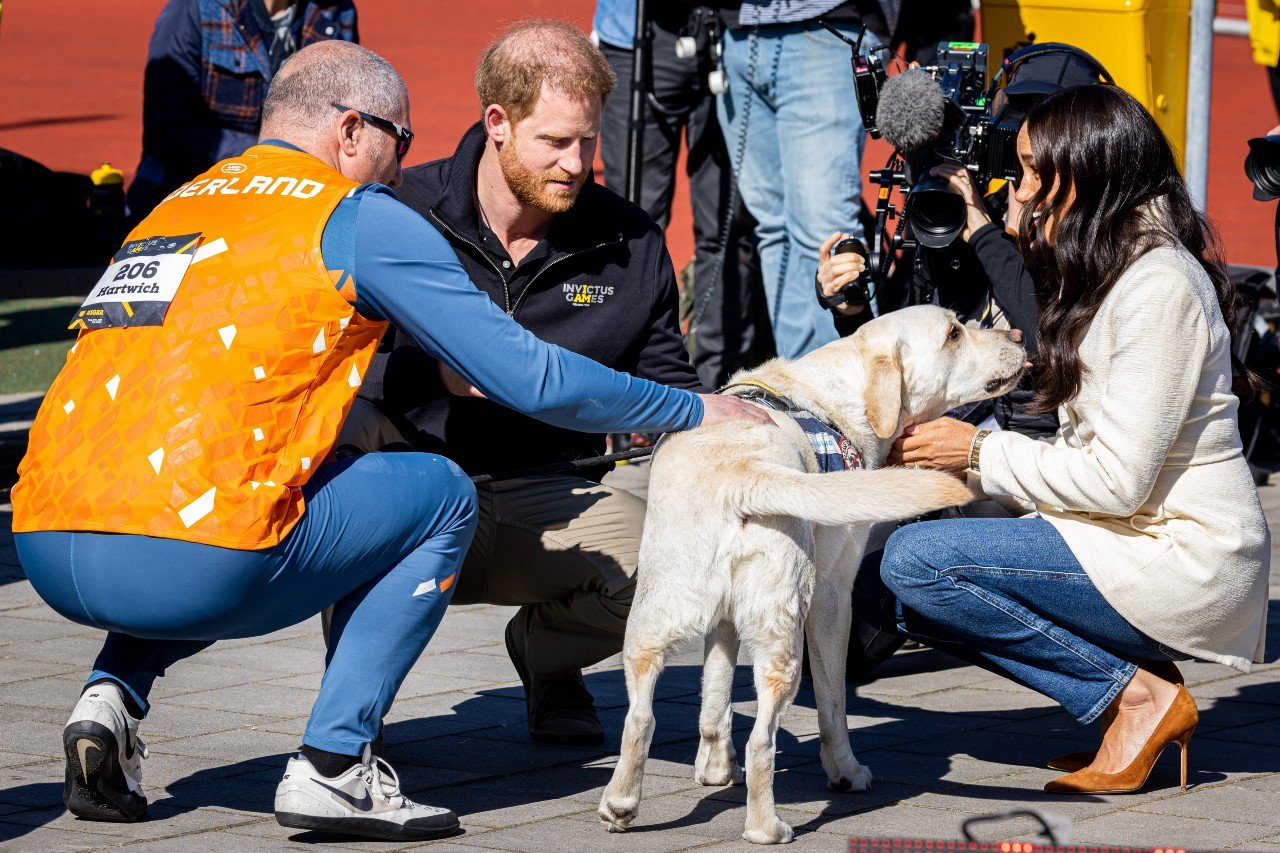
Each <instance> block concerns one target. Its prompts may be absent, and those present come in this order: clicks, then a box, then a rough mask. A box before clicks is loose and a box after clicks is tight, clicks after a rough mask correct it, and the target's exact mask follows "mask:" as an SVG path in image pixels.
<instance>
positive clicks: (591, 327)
mask: <svg viewBox="0 0 1280 853" xmlns="http://www.w3.org/2000/svg"><path fill="white" fill-rule="evenodd" d="M615 83H616V81H615V78H614V75H613V72H612V71H610V69H609V66H608V64H607V63H606V62H605V60H604V57H603V56H602V55H601V54H600V51H599V50H598V49H597V48H595V47H594V46H592V45H591V43H590V42H589V41H588V40H587V38H586V37H585V36H584V35H583V34H582V33H581V32H579V31H578V30H576V29H574V28H573V27H571V26H569V25H567V24H563V23H559V22H555V21H534V22H527V23H523V24H518V25H516V26H514V27H512V28H511V29H510V30H508V31H507V33H506V34H504V35H503V36H502V37H501V38H500V39H499V40H498V41H496V42H494V43H493V44H492V45H491V46H490V47H489V48H488V49H487V50H486V51H485V53H484V54H483V56H482V58H481V62H480V68H479V70H478V72H477V74H476V88H477V91H478V94H479V95H480V102H481V108H482V109H483V111H484V112H483V118H482V120H481V121H480V122H479V123H478V124H476V125H475V126H474V127H472V128H471V129H470V130H468V131H467V133H466V135H465V136H463V138H462V141H461V142H460V143H459V145H458V148H457V151H456V152H455V153H454V154H453V156H452V157H449V158H446V159H444V160H437V161H435V162H432V163H427V164H424V165H422V166H418V167H415V168H413V169H408V170H406V171H405V173H404V183H403V185H402V186H401V187H400V188H399V189H398V191H397V193H398V195H399V197H400V199H401V200H402V201H403V202H404V203H405V204H407V205H408V206H409V207H411V208H413V209H414V210H416V211H417V212H418V213H420V214H421V215H422V216H424V217H425V218H426V219H427V220H428V221H429V222H431V223H432V224H433V225H434V226H435V227H436V228H437V229H439V231H440V232H441V233H442V234H444V235H445V237H446V238H447V239H448V240H449V241H450V243H451V244H452V245H453V248H454V251H455V252H456V253H457V256H458V258H459V260H460V261H461V262H462V265H463V267H464V268H465V269H466V271H467V273H468V275H469V276H470V277H471V280H472V281H473V282H474V283H475V285H476V287H478V288H479V289H480V290H482V291H484V292H485V293H487V294H489V296H490V297H491V298H492V299H493V301H494V302H495V303H497V304H498V305H500V306H502V307H503V308H504V309H505V310H506V311H507V313H508V314H510V315H511V316H512V317H513V318H514V319H515V320H516V321H517V322H518V323H520V324H521V325H523V326H525V327H526V328H528V329H530V330H531V331H533V332H534V333H536V334H537V335H538V337H540V338H542V339H543V340H545V341H548V342H550V343H555V344H559V345H560V346H563V347H566V348H568V349H571V350H573V351H575V352H577V353H580V354H582V355H585V356H588V357H590V358H593V359H595V360H597V361H599V362H600V363H602V364H605V365H607V366H609V367H612V368H614V369H616V370H620V371H624V372H628V373H632V374H634V375H636V376H642V377H644V378H646V379H651V380H654V381H656V382H661V383H664V384H667V385H674V386H678V387H682V388H689V389H698V388H700V385H699V382H698V378H697V374H696V373H695V372H694V370H693V368H692V367H691V366H690V365H689V362H688V358H687V356H686V354H685V350H684V346H683V343H682V341H681V338H680V332H679V327H678V325H677V322H678V321H677V294H676V286H675V275H674V271H673V269H672V266H671V260H670V258H669V257H668V254H667V250H666V245H665V243H664V242H663V236H662V232H661V230H660V229H659V228H658V227H657V226H656V225H655V224H654V222H653V220H652V219H650V218H649V216H648V215H647V214H646V213H645V212H644V211H643V210H641V209H640V208H639V207H637V206H635V205H633V204H631V203H629V202H627V201H625V200H623V199H622V198H620V197H619V196H617V195H615V194H613V193H612V192H610V191H608V190H606V189H605V188H604V187H601V186H598V185H597V184H596V183H595V182H594V181H592V180H591V164H592V161H593V159H594V156H595V146H596V138H597V135H598V133H599V127H600V110H601V107H602V105H603V103H604V100H605V98H606V97H607V96H608V94H609V92H610V91H611V90H612V89H613V88H614V86H615ZM356 275H359V271H358V270H357V271H356ZM383 350H384V351H383V352H382V353H380V355H379V356H378V357H377V359H376V360H375V362H374V365H373V367H372V368H371V369H370V371H369V374H368V377H367V378H366V381H365V383H364V386H363V388H362V390H361V392H360V395H361V398H362V399H361V400H357V403H356V408H354V409H353V410H352V414H351V416H350V418H349V419H348V421H347V425H346V427H344V432H343V437H342V438H341V439H340V442H339V443H340V444H341V443H347V444H352V445H354V446H356V447H359V448H361V449H365V450H371V449H376V448H378V447H382V446H386V445H388V444H393V443H396V442H407V443H408V444H409V445H411V446H412V447H413V448H414V449H415V450H422V451H430V452H433V453H440V454H443V455H445V456H448V457H450V458H451V459H453V460H454V461H456V462H457V463H458V464H459V465H461V466H462V467H463V469H465V470H466V471H467V472H468V473H469V474H473V475H474V474H481V473H493V472H503V471H511V470H518V469H526V468H531V467H535V466H541V465H548V464H552V463H559V462H566V461H571V460H575V459H582V458H589V457H593V456H597V455H599V454H600V453H602V452H603V450H604V436H602V435H591V434H587V433H579V432H573V431H570V430H564V429H559V428H556V427H552V426H547V425H545V424H542V423H540V422H538V421H535V420H533V419H532V418H529V417H526V416H524V415H521V414H518V413H516V412H513V411H510V410H508V409H505V408H502V407H500V406H498V405H496V404H494V403H491V402H489V401H488V400H486V399H484V398H483V397H482V396H481V395H480V393H479V392H478V391H476V389H474V388H473V387H471V386H470V385H469V383H468V382H467V381H466V380H465V379H463V378H462V377H460V376H458V375H457V374H456V373H454V372H453V371H451V370H450V369H449V368H448V367H446V366H445V365H443V364H441V363H439V362H437V361H434V360H433V359H431V358H430V357H429V356H427V354H426V353H425V352H423V351H422V350H421V349H419V348H418V347H417V346H415V345H413V344H412V343H410V342H409V341H408V340H407V339H405V338H404V337H403V336H399V335H394V334H388V336H387V338H386V341H385V342H384V346H383ZM546 381H547V382H556V381H557V377H555V376H548V377H547V378H546ZM606 471H607V466H600V467H596V468H594V469H589V470H583V471H579V472H577V473H576V474H575V475H572V476H570V475H565V476H538V477H523V478H520V479H515V480H503V481H498V482H494V483H491V484H487V485H481V486H480V487H479V502H480V522H479V527H478V529H477V531H476V535H475V539H474V541H473V543H472V546H471V550H470V551H469V552H468V554H467V558H466V562H465V563H464V565H463V569H462V572H461V575H460V577H459V581H458V589H457V591H456V592H455V594H454V596H453V602H454V603H455V604H468V603H477V602H486V603H493V604H506V605H520V610H519V612H518V613H517V614H516V616H515V617H514V618H513V619H512V620H511V622H510V623H509V624H508V625H507V630H506V643H507V650H508V652H509V653H510V655H511V659H512V662H513V663H514V664H515V667H516V670H517V671H518V673H519V674H520V678H521V681H522V682H523V683H524V686H525V692H526V701H527V703H528V711H529V730H530V734H532V735H533V737H535V738H536V739H539V740H544V741H550V742H555V743H598V742H600V741H601V740H602V739H603V736H604V731H603V729H602V728H601V726H600V722H599V719H598V718H597V716H596V713H595V708H594V703H593V700H592V697H591V694H590V693H589V692H588V691H587V689H586V687H585V685H584V684H583V681H582V675H581V669H582V667H584V666H589V665H591V664H593V663H596V662H598V661H600V660H602V659H604V658H606V657H609V656H610V655H613V654H616V653H617V652H618V651H620V650H621V648H622V638H623V632H624V629H625V626H626V618H627V613H628V611H629V609H630V604H631V597H632V594H633V591H634V575H635V567H636V556H637V552H638V549H639V543H640V530H641V524H642V522H643V518H644V509H645V505H644V502H643V501H642V500H641V499H639V498H637V497H635V496H634V495H632V494H630V493H628V492H625V491H622V490H619V489H613V488H609V487H606V486H602V485H600V483H599V479H600V477H602V476H603V475H604V474H605V473H606Z"/></svg>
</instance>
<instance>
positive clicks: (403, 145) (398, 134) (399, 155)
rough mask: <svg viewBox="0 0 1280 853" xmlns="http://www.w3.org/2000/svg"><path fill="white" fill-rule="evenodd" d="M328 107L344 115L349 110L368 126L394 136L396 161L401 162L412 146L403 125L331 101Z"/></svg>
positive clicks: (408, 133)
mask: <svg viewBox="0 0 1280 853" xmlns="http://www.w3.org/2000/svg"><path fill="white" fill-rule="evenodd" d="M330 105H331V106H332V107H333V108H334V109H335V110H339V111H341V112H344V113H345V112H346V111H347V110H351V111H352V112H354V113H355V114H356V115H358V116H360V118H362V119H364V120H365V121H367V122H369V124H372V125H374V126H375V127H380V128H382V129H383V130H385V131H386V132H387V133H389V134H391V135H392V136H394V137H395V138H396V160H403V159H404V157H405V155H406V154H408V153H409V146H410V145H412V144H413V131H412V130H409V129H408V128H406V127H404V126H403V125H399V124H396V123H395V122H394V121H388V120H387V119H385V118H382V117H381V116H376V115H374V114H373V113H366V112H363V111H361V110H357V109H355V108H354V107H344V106H343V105H342V104H340V103H338V102H337V101H331V102H330Z"/></svg>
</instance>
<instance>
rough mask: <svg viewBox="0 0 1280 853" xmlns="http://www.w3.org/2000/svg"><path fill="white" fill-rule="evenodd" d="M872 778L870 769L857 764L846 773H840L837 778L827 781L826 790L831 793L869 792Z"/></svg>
mask: <svg viewBox="0 0 1280 853" xmlns="http://www.w3.org/2000/svg"><path fill="white" fill-rule="evenodd" d="M872 778H873V777H872V775H871V768H869V767H864V766H863V765H861V764H858V765H856V766H855V767H853V768H851V769H849V770H847V771H842V772H841V773H840V775H839V777H838V778H836V779H828V780H827V788H828V789H830V790H832V791H853V792H855V793H862V792H863V791H870V790H871V782H872Z"/></svg>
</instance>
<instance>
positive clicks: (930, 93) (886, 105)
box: [876, 68, 946, 151]
mask: <svg viewBox="0 0 1280 853" xmlns="http://www.w3.org/2000/svg"><path fill="white" fill-rule="evenodd" d="M945 109H946V104H945V103H944V97H943V94H942V88H941V87H939V86H938V83H937V81H936V80H934V79H933V77H931V76H930V75H929V74H928V73H927V72H925V71H921V70H920V69H919V68H909V69H907V70H906V71H903V72H902V73H901V74H898V75H896V76H894V77H890V78H889V79H888V80H887V81H886V82H885V84H884V86H883V87H882V88H881V89H880V106H879V108H878V109H877V110H876V125H877V126H878V127H879V129H880V135H881V136H883V137H884V138H885V140H887V141H888V143H889V144H890V145H892V146H893V147H895V148H899V149H901V150H903V151H911V150H913V149H916V148H919V147H920V146H922V145H926V144H928V143H929V142H931V141H933V139H935V138H936V137H937V135H938V133H940V132H941V131H942V128H943V124H944V121H945V116H946V113H945Z"/></svg>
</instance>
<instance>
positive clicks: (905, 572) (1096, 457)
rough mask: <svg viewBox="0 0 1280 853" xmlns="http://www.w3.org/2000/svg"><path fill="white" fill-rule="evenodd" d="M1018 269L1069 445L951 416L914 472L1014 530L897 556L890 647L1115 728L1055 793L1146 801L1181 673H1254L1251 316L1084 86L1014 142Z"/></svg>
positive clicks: (1155, 138) (1121, 120)
mask: <svg viewBox="0 0 1280 853" xmlns="http://www.w3.org/2000/svg"><path fill="white" fill-rule="evenodd" d="M1018 146H1019V159H1020V160H1021V162H1022V180H1021V183H1020V186H1019V189H1018V192H1017V197H1018V199H1019V200H1020V201H1022V202H1023V203H1024V205H1025V210H1026V212H1025V213H1024V217H1023V221H1022V228H1021V233H1022V234H1023V235H1024V237H1023V239H1022V242H1021V245H1022V249H1023V255H1024V259H1025V260H1026V261H1027V265H1028V268H1029V269H1030V270H1031V272H1032V274H1033V276H1034V277H1035V279H1036V283H1037V300H1038V302H1039V304H1040V307H1041V316H1040V324H1039V346H1040V355H1039V361H1040V363H1039V364H1038V365H1037V367H1038V371H1037V375H1036V385H1037V402H1038V404H1039V405H1040V406H1041V407H1042V408H1045V409H1052V408H1054V407H1056V408H1057V409H1058V412H1059V416H1060V420H1061V424H1062V426H1061V428H1060V430H1059V432H1058V434H1057V435H1056V436H1055V437H1054V439H1053V440H1052V441H1034V440H1032V439H1029V438H1027V437H1025V436H1022V435H1018V434H1016V433H1009V432H1001V433H989V432H988V431H987V430H978V429H975V428H974V427H973V426H971V425H968V424H964V423H961V422H959V421H955V420H951V419H946V418H944V419H940V420H938V421H933V422H931V423H927V424H921V425H919V426H917V427H914V428H911V429H909V430H908V435H907V436H905V437H904V438H903V439H901V440H900V442H899V444H898V446H897V447H896V448H895V456H894V458H895V459H896V460H897V461H900V462H901V463H903V464H909V465H919V466H923V467H932V468H938V469H942V470H948V471H951V472H953V473H956V474H957V475H959V476H965V475H966V473H967V476H968V478H969V481H970V483H971V484H972V485H973V486H974V488H975V490H977V491H979V492H981V493H985V494H986V495H988V496H990V497H992V498H995V499H997V500H1000V501H1002V502H1005V503H1008V504H1010V505H1016V506H1018V507H1021V511H1022V512H1029V513H1030V515H1026V516H1024V517H1021V518H1009V519H957V520H949V521H936V522H923V523H920V524H913V525H909V526H907V527H904V528H902V529H900V530H899V531H897V532H896V533H895V534H894V535H893V536H892V537H891V538H890V540H889V542H888V544H887V545H886V547H885V551H884V557H883V561H882V563H881V578H882V579H883V582H884V585H885V587H887V590H888V592H889V593H892V596H893V597H894V599H896V600H892V608H891V610H890V611H889V612H891V613H893V614H894V615H893V618H894V619H895V621H896V623H897V624H896V626H895V627H896V628H897V629H898V630H900V631H902V632H903V633H907V634H909V635H911V636H914V637H917V638H919V639H922V640H924V641H926V642H928V643H930V644H933V645H936V646H938V647H939V648H942V649H945V650H947V651H951V652H953V653H955V654H957V655H958V656H960V657H963V658H965V659H968V660H971V661H974V662H976V663H979V664H981V665H983V666H985V667H987V668H989V669H992V670H995V671H997V672H1000V673H1002V674H1005V675H1007V676H1009V677H1010V678H1012V679H1014V680H1016V681H1018V682H1020V683H1022V684H1025V685H1028V686H1030V687H1032V688H1034V689H1036V690H1039V691H1041V692H1043V693H1045V694H1046V695H1048V696H1050V697H1052V698H1053V699H1055V700H1057V701H1059V702H1060V703H1061V704H1062V705H1063V707H1064V708H1066V709H1067V710H1068V711H1069V712H1070V713H1072V714H1073V715H1075V716H1076V718H1077V719H1078V720H1079V721H1080V722H1082V723H1089V722H1092V721H1093V720H1095V719H1101V720H1102V722H1103V725H1104V734H1103V739H1102V744H1101V746H1100V748H1099V749H1098V750H1097V752H1096V753H1092V752H1090V753H1077V754H1075V755H1071V756H1064V757H1063V758H1060V759H1056V760H1055V761H1054V762H1051V765H1050V766H1053V767H1057V768H1059V769H1064V770H1069V771H1073V772H1071V773H1069V774H1068V775H1066V776H1063V777H1061V778H1060V779H1058V780H1055V781H1053V782H1050V783H1049V784H1048V785H1047V786H1046V790H1049V791H1056V792H1063V793H1084V792H1098V793H1101V792H1111V793H1114V792H1122V791H1132V790H1137V789H1138V788H1140V787H1142V786H1143V785H1144V784H1145V782H1146V779H1147V776H1148V774H1149V773H1150V770H1151V766H1152V764H1153V763H1154V762H1155V759H1156V757H1157V756H1158V755H1159V754H1160V752H1161V751H1163V749H1164V748H1165V747H1167V746H1169V745H1170V744H1172V743H1178V744H1180V745H1181V747H1182V758H1183V764H1182V767H1183V788H1184V789H1185V787H1186V756H1187V744H1188V741H1189V740H1190V737H1191V733H1192V732H1193V731H1194V729H1195V726H1196V722H1197V713H1196V708H1195V703H1194V701H1192V699H1191V697H1190V695H1189V694H1188V693H1187V692H1186V689H1185V688H1184V687H1183V686H1182V678H1181V675H1180V674H1179V673H1178V670H1177V667H1176V666H1175V665H1174V663H1173V661H1176V660H1185V659H1188V658H1197V659H1202V660H1209V661H1217V662H1220V663H1223V664H1226V665H1228V666H1232V667H1235V668H1237V669H1240V670H1246V671H1247V670H1248V668H1249V666H1250V663H1251V662H1252V661H1256V660H1261V658H1260V654H1261V650H1262V647H1263V640H1264V637H1263V629H1264V626H1265V620H1266V607H1267V577H1268V569H1269V555H1270V538H1269V534H1268V531H1267V525H1266V521H1265V519H1264V518H1263V515H1262V509H1261V507H1260V506H1259V504H1258V498H1257V492H1256V490H1255V488H1254V484H1253V478H1252V477H1251V475H1250V472H1249V467H1248V465H1247V464H1246V462H1245V460H1244V456H1243V454H1242V452H1241V444H1240V436H1239V428H1238V424H1237V420H1236V411H1237V407H1238V405H1239V401H1238V398H1237V397H1236V396H1235V395H1234V394H1233V393H1232V356H1231V352H1232V347H1231V334H1230V332H1229V330H1228V328H1227V325H1226V323H1225V322H1224V320H1223V317H1224V316H1227V317H1234V315H1235V308H1236V305H1237V297H1236V294H1235V291H1234V289H1233V287H1232V286H1231V283H1230V281H1229V280H1228V279H1227V278H1226V276H1225V274H1224V273H1223V272H1222V270H1221V268H1220V267H1218V266H1216V265H1215V264H1213V263H1212V262H1211V261H1208V260H1207V259H1206V251H1207V249H1206V245H1207V243H1208V242H1209V240H1210V239H1211V238H1210V236H1209V234H1210V232H1209V230H1208V226H1207V224H1206V223H1205V221H1204V219H1203V217H1201V216H1200V215H1199V214H1198V213H1196V212H1195V210H1194V208H1193V207H1192V205H1191V203H1190V199H1189V197H1188V195H1187V191H1186V188H1185V186H1184V184H1183V182H1182V179H1181V177H1180V175H1179V173H1178V170H1177V165H1176V162H1175V160H1174V157H1173V153H1172V151H1171V150H1170V147H1169V144H1168V142H1167V141H1166V140H1165V138H1164V136H1163V135H1162V134H1161V133H1160V130H1159V129H1158V127H1157V126H1156V124H1155V122H1154V121H1153V120H1152V119H1151V117H1150V116H1149V115H1148V114H1147V112H1146V111H1145V110H1144V109H1143V108H1142V106H1141V105H1139V104H1138V103H1137V102H1136V101H1134V100H1133V98H1131V97H1130V96H1129V95H1127V94H1125V93H1124V92H1123V90H1120V89H1118V88H1116V87H1113V86H1101V85H1100V86H1088V87H1082V88H1078V89H1068V90H1066V91H1064V92H1061V93H1059V94H1056V95H1054V96H1052V97H1050V98H1048V99H1046V100H1045V101H1043V102H1042V103H1041V104H1040V105H1039V106H1038V107H1036V109H1035V110H1034V111H1033V112H1032V113H1031V114H1030V115H1029V116H1028V119H1027V122H1026V124H1025V125H1024V126H1023V129H1022V132H1021V134H1020V136H1019V140H1018Z"/></svg>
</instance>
